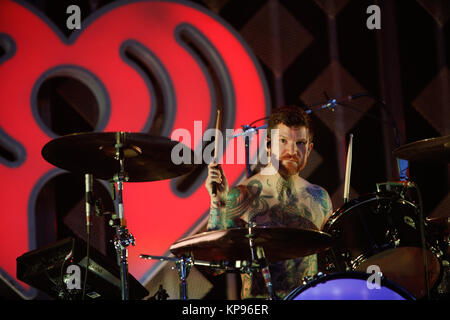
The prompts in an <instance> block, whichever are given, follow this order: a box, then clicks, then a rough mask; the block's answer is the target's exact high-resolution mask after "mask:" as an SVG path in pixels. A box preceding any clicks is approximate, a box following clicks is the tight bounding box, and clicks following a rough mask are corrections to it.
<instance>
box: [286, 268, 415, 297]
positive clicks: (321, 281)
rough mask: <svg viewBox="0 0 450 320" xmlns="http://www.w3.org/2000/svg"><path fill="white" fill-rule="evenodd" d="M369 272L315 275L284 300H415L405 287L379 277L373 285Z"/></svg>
mask: <svg viewBox="0 0 450 320" xmlns="http://www.w3.org/2000/svg"><path fill="white" fill-rule="evenodd" d="M370 276H371V274H368V273H363V272H340V273H333V274H329V275H323V276H316V279H314V280H311V281H309V282H308V283H307V284H306V285H304V286H301V287H298V288H296V289H295V290H294V291H292V292H291V293H290V294H289V295H287V296H286V298H285V299H284V300H415V299H414V297H413V296H412V295H411V294H410V293H409V292H407V291H406V290H405V289H403V288H401V287H399V286H397V285H396V284H395V283H393V282H391V281H389V280H387V279H385V278H384V277H380V285H379V286H378V287H374V286H371V285H368V283H370V284H372V285H373V282H372V279H369V277H370Z"/></svg>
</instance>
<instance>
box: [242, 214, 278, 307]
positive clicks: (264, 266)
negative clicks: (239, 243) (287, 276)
mask: <svg viewBox="0 0 450 320" xmlns="http://www.w3.org/2000/svg"><path fill="white" fill-rule="evenodd" d="M255 226H256V223H255V222H249V225H248V234H247V237H248V243H249V246H250V257H251V262H250V265H251V266H253V265H255V264H254V261H256V259H255V246H254V238H255V236H256V235H255V234H254V233H253V230H252V228H254V227H255ZM256 256H257V257H258V259H257V261H258V263H257V265H258V270H259V271H261V274H262V276H263V278H264V283H265V284H266V287H267V291H268V292H269V300H277V298H276V295H275V293H274V291H273V288H272V277H271V275H270V271H269V264H268V263H267V260H266V255H265V253H264V248H263V247H261V246H258V247H256Z"/></svg>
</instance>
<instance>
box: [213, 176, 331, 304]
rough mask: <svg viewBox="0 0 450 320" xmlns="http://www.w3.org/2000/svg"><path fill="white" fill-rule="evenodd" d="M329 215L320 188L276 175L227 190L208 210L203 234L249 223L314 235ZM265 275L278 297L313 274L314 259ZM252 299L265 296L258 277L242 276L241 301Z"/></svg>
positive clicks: (289, 263)
mask: <svg viewBox="0 0 450 320" xmlns="http://www.w3.org/2000/svg"><path fill="white" fill-rule="evenodd" d="M331 211H332V207H331V201H330V198H329V195H328V193H327V192H326V191H325V190H324V189H323V188H321V187H319V186H317V185H313V184H311V183H309V182H307V181H306V180H304V179H302V178H300V177H299V176H296V177H293V178H291V179H289V180H285V179H283V178H282V177H281V176H280V175H278V174H276V175H271V176H265V175H262V174H258V175H255V176H254V177H252V178H250V179H248V180H246V181H244V182H243V183H242V184H240V185H239V186H237V187H234V188H231V189H230V191H229V192H228V196H227V197H226V199H224V201H223V202H219V203H216V204H213V205H212V206H211V210H210V218H209V222H208V230H218V229H228V228H236V227H246V226H247V225H248V222H249V221H251V222H254V223H256V225H257V226H276V227H291V228H306V229H315V230H320V229H321V226H322V224H323V222H324V220H325V219H326V217H327V216H328V215H329V214H330V213H331ZM287 245H292V246H295V243H291V244H287ZM269 270H270V272H271V276H272V282H273V287H274V289H275V292H276V294H277V296H278V297H279V298H283V297H284V296H286V295H287V294H288V293H289V292H291V291H292V290H293V289H295V288H296V287H298V286H299V285H301V283H302V281H301V280H302V278H303V277H305V276H310V275H314V274H316V273H317V256H316V255H311V256H308V257H303V258H298V259H292V260H286V261H281V262H277V263H271V264H270V265H269ZM257 297H267V290H266V287H265V284H264V280H263V278H262V276H261V275H260V274H259V273H253V274H252V275H248V274H244V275H242V290H241V298H243V299H245V298H257Z"/></svg>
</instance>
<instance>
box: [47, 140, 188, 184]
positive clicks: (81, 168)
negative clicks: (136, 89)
mask: <svg viewBox="0 0 450 320" xmlns="http://www.w3.org/2000/svg"><path fill="white" fill-rule="evenodd" d="M118 142H119V143H118ZM177 144H178V142H176V141H173V140H170V139H168V138H165V137H159V136H152V135H148V134H145V133H131V132H92V133H74V134H70V135H67V136H63V137H60V138H56V139H54V140H52V141H50V142H48V143H47V144H46V145H45V146H44V147H43V149H42V156H43V157H44V159H45V160H47V161H48V162H49V163H51V164H53V165H54V166H56V167H59V168H62V169H65V170H68V171H70V172H73V173H83V174H84V173H90V174H92V175H93V176H94V177H95V178H97V179H105V180H112V179H113V178H114V177H115V176H116V175H117V174H118V173H119V171H120V164H119V160H118V157H119V155H120V156H121V157H122V159H123V164H124V173H125V176H126V179H125V180H124V181H128V182H144V181H158V180H164V179H170V178H174V177H177V176H181V175H183V174H186V173H188V172H190V171H192V170H193V169H194V167H195V166H194V165H191V164H179V165H176V164H174V162H173V161H172V159H171V154H172V149H173V147H174V146H175V145H177ZM183 152H190V153H191V154H190V156H191V159H192V161H193V159H194V156H193V152H192V150H191V149H189V148H188V147H186V146H184V145H183Z"/></svg>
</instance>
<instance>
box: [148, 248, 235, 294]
mask: <svg viewBox="0 0 450 320" xmlns="http://www.w3.org/2000/svg"><path fill="white" fill-rule="evenodd" d="M139 257H140V258H141V259H147V260H152V259H154V260H161V261H171V262H175V265H176V268H177V270H178V276H179V277H180V299H181V300H188V293H187V277H188V275H189V272H190V271H191V267H192V266H194V265H198V266H205V267H210V268H215V269H223V270H225V271H233V272H236V269H235V268H234V267H230V266H228V263H222V264H220V263H215V262H209V261H203V260H194V259H193V258H192V257H186V256H182V257H180V258H175V257H162V256H152V255H147V254H141V255H140V256H139Z"/></svg>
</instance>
